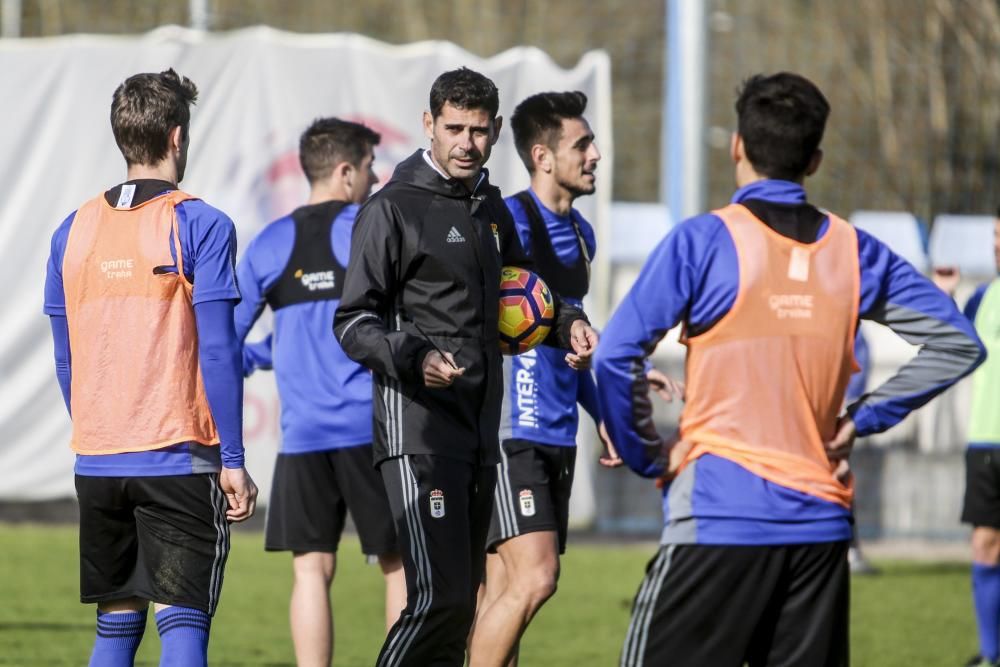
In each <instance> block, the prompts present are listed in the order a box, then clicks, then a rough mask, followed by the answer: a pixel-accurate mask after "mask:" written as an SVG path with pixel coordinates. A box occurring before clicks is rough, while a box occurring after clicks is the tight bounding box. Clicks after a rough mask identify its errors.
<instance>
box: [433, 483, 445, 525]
mask: <svg viewBox="0 0 1000 667" xmlns="http://www.w3.org/2000/svg"><path fill="white" fill-rule="evenodd" d="M431 516H432V517H433V518H435V519H440V518H441V517H443V516H444V491H442V490H441V489H434V490H433V491H431Z"/></svg>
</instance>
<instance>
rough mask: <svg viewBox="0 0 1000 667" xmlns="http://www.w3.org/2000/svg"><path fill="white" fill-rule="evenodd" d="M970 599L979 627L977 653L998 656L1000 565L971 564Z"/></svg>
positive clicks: (984, 655)
mask: <svg viewBox="0 0 1000 667" xmlns="http://www.w3.org/2000/svg"><path fill="white" fill-rule="evenodd" d="M972 600H973V602H974V603H975V605H976V625H977V626H978V627H979V654H980V655H981V656H983V657H984V658H986V659H988V660H990V661H991V662H995V661H996V660H997V658H998V657H1000V565H983V564H982V563H973V564H972Z"/></svg>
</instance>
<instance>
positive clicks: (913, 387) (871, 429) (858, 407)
mask: <svg viewBox="0 0 1000 667" xmlns="http://www.w3.org/2000/svg"><path fill="white" fill-rule="evenodd" d="M942 298H944V297H943V296H942ZM867 317H869V318H870V319H873V320H875V321H877V322H880V323H882V324H885V325H886V326H888V327H890V328H891V329H892V330H893V331H895V332H896V333H897V334H899V335H900V336H901V337H902V338H903V339H905V340H906V341H907V342H909V343H911V344H914V345H920V350H919V351H918V352H917V355H916V356H915V357H914V358H913V359H911V360H910V361H909V362H908V363H907V364H905V365H904V366H903V367H902V368H900V369H899V371H898V372H897V373H896V374H895V375H894V376H893V377H891V378H890V379H889V380H887V381H886V382H885V383H884V384H882V385H881V386H879V387H878V388H877V389H875V391H873V392H872V393H870V394H868V395H867V396H865V397H864V398H863V399H861V400H860V401H858V402H856V403H853V404H852V405H851V406H849V407H848V412H849V413H850V415H851V416H852V418H853V419H854V423H855V425H856V427H857V431H858V435H859V436H863V435H870V434H872V433H880V432H882V431H885V430H886V429H888V428H891V427H892V426H894V425H896V424H897V423H899V422H900V421H902V419H903V418H904V417H906V415H908V414H909V413H910V412H912V411H913V410H916V409H917V408H919V407H921V406H922V405H924V404H925V403H927V402H928V401H930V400H931V399H932V398H934V397H935V396H937V395H938V394H940V393H941V392H943V391H945V390H946V389H948V388H949V387H951V386H952V385H953V384H955V383H956V382H958V381H959V380H960V379H962V378H963V377H965V376H966V375H968V374H969V373H971V372H972V371H973V370H975V369H976V367H978V366H979V364H981V363H982V362H983V360H984V359H985V358H986V350H985V348H984V347H983V345H982V342H980V340H979V338H978V336H976V334H975V331H974V330H973V329H972V328H971V327H965V326H955V323H956V322H957V320H956V319H955V318H954V317H948V318H940V317H934V316H932V315H928V314H925V313H923V312H920V311H919V310H914V309H911V308H906V307H901V306H895V305H893V304H886V305H884V306H881V307H879V308H877V309H874V310H873V311H872V312H871V313H869V314H868V315H867ZM958 317H959V318H962V316H961V315H958ZM963 320H964V318H963Z"/></svg>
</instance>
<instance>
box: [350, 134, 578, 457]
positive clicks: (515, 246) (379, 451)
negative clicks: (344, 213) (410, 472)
mask: <svg viewBox="0 0 1000 667" xmlns="http://www.w3.org/2000/svg"><path fill="white" fill-rule="evenodd" d="M484 173H485V170H484ZM494 225H495V231H494V228H493V226H494ZM501 266H520V267H523V268H529V269H530V268H531V261H530V259H529V258H528V257H527V255H526V254H525V252H524V249H523V248H522V247H521V243H520V240H519V239H518V236H517V233H516V232H515V230H514V221H513V220H512V219H511V217H510V213H509V212H508V211H507V206H506V205H505V204H504V202H503V199H502V198H501V196H500V190H499V189H498V188H496V187H494V186H492V185H490V184H489V182H488V178H484V179H483V180H482V181H481V182H480V184H479V186H478V187H477V188H476V191H475V193H473V194H470V193H469V191H468V189H467V188H466V187H465V185H464V184H463V183H461V182H459V181H457V180H454V179H445V178H443V177H442V176H441V175H440V174H439V173H438V172H437V171H436V170H435V169H434V168H432V167H431V166H430V165H429V164H427V162H426V161H425V160H424V156H423V151H422V150H420V151H417V152H416V153H414V154H413V155H411V156H410V157H409V158H407V159H406V160H404V161H403V162H401V163H400V164H398V165H397V166H396V170H395V172H394V173H393V175H392V178H391V179H390V181H389V182H388V183H387V184H386V185H385V187H383V188H382V189H381V190H380V191H379V192H378V193H376V194H375V195H374V196H372V197H371V198H370V199H369V200H368V202H367V203H366V204H365V205H364V206H363V207H362V209H361V211H360V212H359V214H358V219H357V222H356V223H355V227H354V236H353V238H352V241H351V258H350V261H349V262H348V267H347V276H346V278H345V281H344V291H343V295H342V296H341V300H340V307H339V308H338V309H337V314H336V316H335V318H334V332H335V333H336V336H337V339H338V340H339V341H340V344H341V346H342V347H343V349H344V351H345V352H346V353H347V355H348V356H349V357H351V358H352V359H354V360H355V361H357V362H358V363H360V364H362V365H363V366H366V367H367V368H369V369H371V370H372V371H373V374H374V380H375V381H374V383H373V390H372V391H373V398H374V419H375V429H374V450H375V462H376V463H378V462H380V461H382V460H384V459H386V458H388V457H391V456H399V455H401V454H433V455H435V456H446V457H450V458H455V459H460V460H462V461H469V462H472V463H477V464H480V465H495V464H496V463H497V461H498V458H499V443H498V437H497V432H498V430H499V425H500V403H501V398H502V394H503V368H502V360H501V355H500V348H499V346H498V342H497V310H498V302H499V287H500V267H501ZM554 296H555V301H556V326H555V327H554V332H553V336H552V337H550V339H549V340H547V341H546V342H547V343H549V344H557V345H560V346H562V347H566V348H569V332H570V326H571V325H572V323H573V321H574V320H577V319H586V318H585V316H584V314H583V312H582V311H580V310H579V309H577V308H574V307H572V306H570V305H569V304H564V303H562V302H561V300H560V299H559V298H558V295H554ZM425 336H426V338H425ZM553 337H554V338H555V340H552V338H553ZM428 338H429V339H430V341H433V343H434V344H435V345H437V346H438V348H440V349H441V350H442V351H445V352H451V353H452V354H453V355H454V357H455V361H456V363H457V365H458V366H459V367H463V366H464V367H465V369H466V370H465V375H463V376H461V377H459V378H457V379H456V380H455V382H454V383H453V384H452V385H451V386H450V387H447V388H445V389H431V388H428V387H427V386H425V385H424V381H423V372H422V371H421V365H422V363H423V360H424V357H425V356H426V355H427V353H428V352H430V351H431V350H433V349H434V348H433V346H432V345H431V343H430V342H428V340H427V339H428Z"/></svg>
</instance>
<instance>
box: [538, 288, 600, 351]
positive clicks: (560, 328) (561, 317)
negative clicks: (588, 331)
mask: <svg viewBox="0 0 1000 667" xmlns="http://www.w3.org/2000/svg"><path fill="white" fill-rule="evenodd" d="M553 297H555V306H556V322H555V326H553V327H552V333H550V334H549V335H548V336H547V337H546V339H545V344H546V345H551V346H553V347H561V348H563V349H564V350H572V349H573V346H572V344H571V343H570V331H571V330H572V328H573V323H574V322H576V321H577V320H583V321H584V322H586V323H587V324H590V320H589V319H587V314H586V313H584V312H583V308H579V307H577V306H575V305H573V304H571V303H569V302H568V301H564V300H563V299H561V298H559V296H558V295H556V294H553ZM553 338H554V339H555V340H553Z"/></svg>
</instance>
